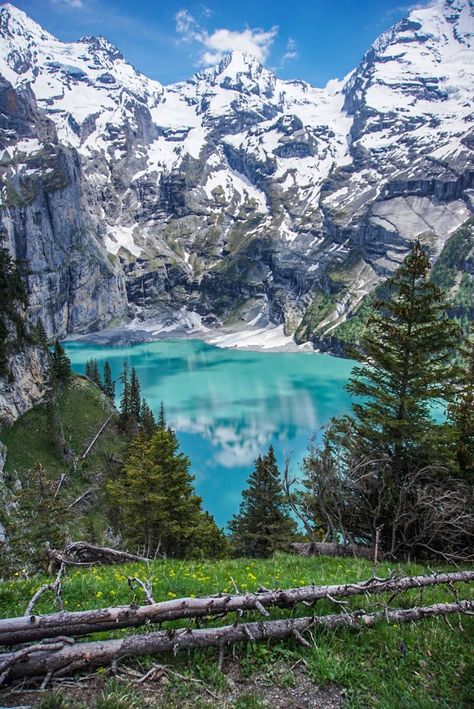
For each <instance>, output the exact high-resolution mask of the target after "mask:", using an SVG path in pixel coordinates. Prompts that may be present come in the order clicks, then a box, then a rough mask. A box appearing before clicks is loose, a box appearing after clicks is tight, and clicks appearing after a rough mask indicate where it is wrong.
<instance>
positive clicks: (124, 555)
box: [46, 542, 153, 566]
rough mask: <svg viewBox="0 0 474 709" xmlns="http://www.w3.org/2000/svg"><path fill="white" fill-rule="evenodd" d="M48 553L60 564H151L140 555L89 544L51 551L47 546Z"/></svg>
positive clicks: (71, 545) (73, 544)
mask: <svg viewBox="0 0 474 709" xmlns="http://www.w3.org/2000/svg"><path fill="white" fill-rule="evenodd" d="M46 553H47V555H48V556H49V558H50V559H51V560H53V561H54V562H56V563H58V564H60V563H63V564H66V565H71V566H80V565H81V564H127V563H130V562H149V561H153V559H149V558H147V557H144V556H139V555H138V554H130V553H129V552H126V551H120V549H112V548H111V547H100V546H96V545H95V544H89V542H72V543H71V544H68V545H67V546H66V547H65V548H64V549H63V550H59V549H51V548H49V547H48V546H47V548H46Z"/></svg>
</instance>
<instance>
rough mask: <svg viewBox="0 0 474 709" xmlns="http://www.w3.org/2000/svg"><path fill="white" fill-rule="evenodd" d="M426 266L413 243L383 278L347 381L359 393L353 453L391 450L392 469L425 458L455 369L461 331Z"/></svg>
mask: <svg viewBox="0 0 474 709" xmlns="http://www.w3.org/2000/svg"><path fill="white" fill-rule="evenodd" d="M429 269H430V265H429V259H428V256H427V254H426V252H425V251H424V250H423V248H422V247H421V245H420V244H419V243H416V244H415V245H414V247H413V249H412V251H411V253H410V254H409V255H408V256H407V258H406V259H405V261H404V263H403V265H402V266H401V268H400V269H399V271H398V272H397V273H396V275H395V276H394V277H393V278H392V279H391V280H390V281H389V282H388V284H387V286H388V291H389V299H387V300H385V301H382V302H379V303H377V305H376V312H375V314H374V316H373V317H372V318H371V320H370V321H369V324H368V329H367V331H366V333H365V335H364V336H363V338H362V342H361V345H360V348H359V349H358V350H356V351H355V352H354V356H355V357H356V358H357V359H358V360H359V361H360V362H361V366H359V367H355V368H354V370H353V372H352V376H351V379H350V382H349V385H348V387H347V388H348V390H349V391H350V392H351V393H352V394H355V395H357V396H358V397H362V398H363V399H362V401H357V402H356V403H354V405H353V409H354V413H355V419H354V420H353V421H352V428H353V430H354V436H355V438H356V439H357V443H356V445H357V447H358V448H359V451H360V452H362V453H365V454H368V455H369V454H370V455H373V454H375V455H377V454H378V453H379V454H383V455H388V456H390V457H391V458H392V459H393V461H394V465H395V466H396V467H397V468H398V471H399V472H401V471H402V470H407V468H408V467H409V466H410V465H413V464H419V463H420V464H426V463H427V462H429V460H430V457H429V455H428V454H429V450H430V448H431V444H433V443H434V442H435V441H434V440H433V436H435V431H436V428H435V427H434V425H433V421H432V418H431V405H432V402H433V401H434V400H438V401H443V402H450V401H452V398H453V396H454V391H455V389H454V384H455V380H456V377H457V374H458V372H457V370H456V367H455V366H454V363H453V352H454V351H455V350H456V348H458V347H459V345H460V339H461V334H460V330H459V327H458V326H457V325H456V324H455V323H454V322H453V321H451V320H449V319H448V318H447V316H446V303H445V301H444V299H443V296H442V293H441V291H440V290H439V288H438V287H437V286H436V285H434V284H433V283H431V282H430V281H429V280H428V274H429ZM427 455H428V457H427Z"/></svg>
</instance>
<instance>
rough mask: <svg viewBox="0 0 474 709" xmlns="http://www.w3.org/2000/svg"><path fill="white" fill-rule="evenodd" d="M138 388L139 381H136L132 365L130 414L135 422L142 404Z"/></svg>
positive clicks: (138, 418) (138, 417) (137, 420)
mask: <svg viewBox="0 0 474 709" xmlns="http://www.w3.org/2000/svg"><path fill="white" fill-rule="evenodd" d="M140 389H141V387H140V382H139V381H138V377H137V373H136V371H135V367H132V373H131V375H130V416H131V418H132V420H133V421H134V422H135V423H138V422H139V421H140V413H141V404H142V399H141V393H140Z"/></svg>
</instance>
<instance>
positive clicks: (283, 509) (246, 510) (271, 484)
mask: <svg viewBox="0 0 474 709" xmlns="http://www.w3.org/2000/svg"><path fill="white" fill-rule="evenodd" d="M242 497H243V500H242V502H241V505H240V511H239V514H238V515H235V516H234V517H233V519H232V520H231V522H230V523H229V529H230V531H231V543H232V546H233V549H234V552H235V554H236V555H237V556H249V557H269V556H271V555H272V554H273V553H274V552H275V551H277V550H278V549H285V548H286V547H287V546H288V543H289V542H290V541H291V539H292V538H294V536H295V534H296V524H295V522H294V520H293V519H292V518H291V517H290V514H289V509H288V506H287V504H286V502H285V496H284V492H283V488H282V484H281V480H280V473H279V471H278V467H277V463H276V459H275V452H274V450H273V447H272V446H270V448H269V450H268V453H267V455H265V456H263V457H261V456H259V457H258V458H257V460H256V462H255V469H254V471H253V472H252V474H251V475H250V478H249V480H248V488H247V489H246V490H244V491H243V493H242Z"/></svg>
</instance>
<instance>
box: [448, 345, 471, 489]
mask: <svg viewBox="0 0 474 709" xmlns="http://www.w3.org/2000/svg"><path fill="white" fill-rule="evenodd" d="M466 354H467V356H466V367H465V370H464V372H463V377H462V379H461V386H460V387H459V390H458V392H457V394H456V399H455V401H454V403H453V404H452V405H451V406H450V408H449V410H448V428H449V429H451V431H452V432H453V440H454V448H455V458H456V463H457V471H456V472H458V473H459V474H460V475H461V476H462V477H466V478H468V479H470V480H471V481H472V482H474V343H471V347H470V351H469V353H466Z"/></svg>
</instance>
